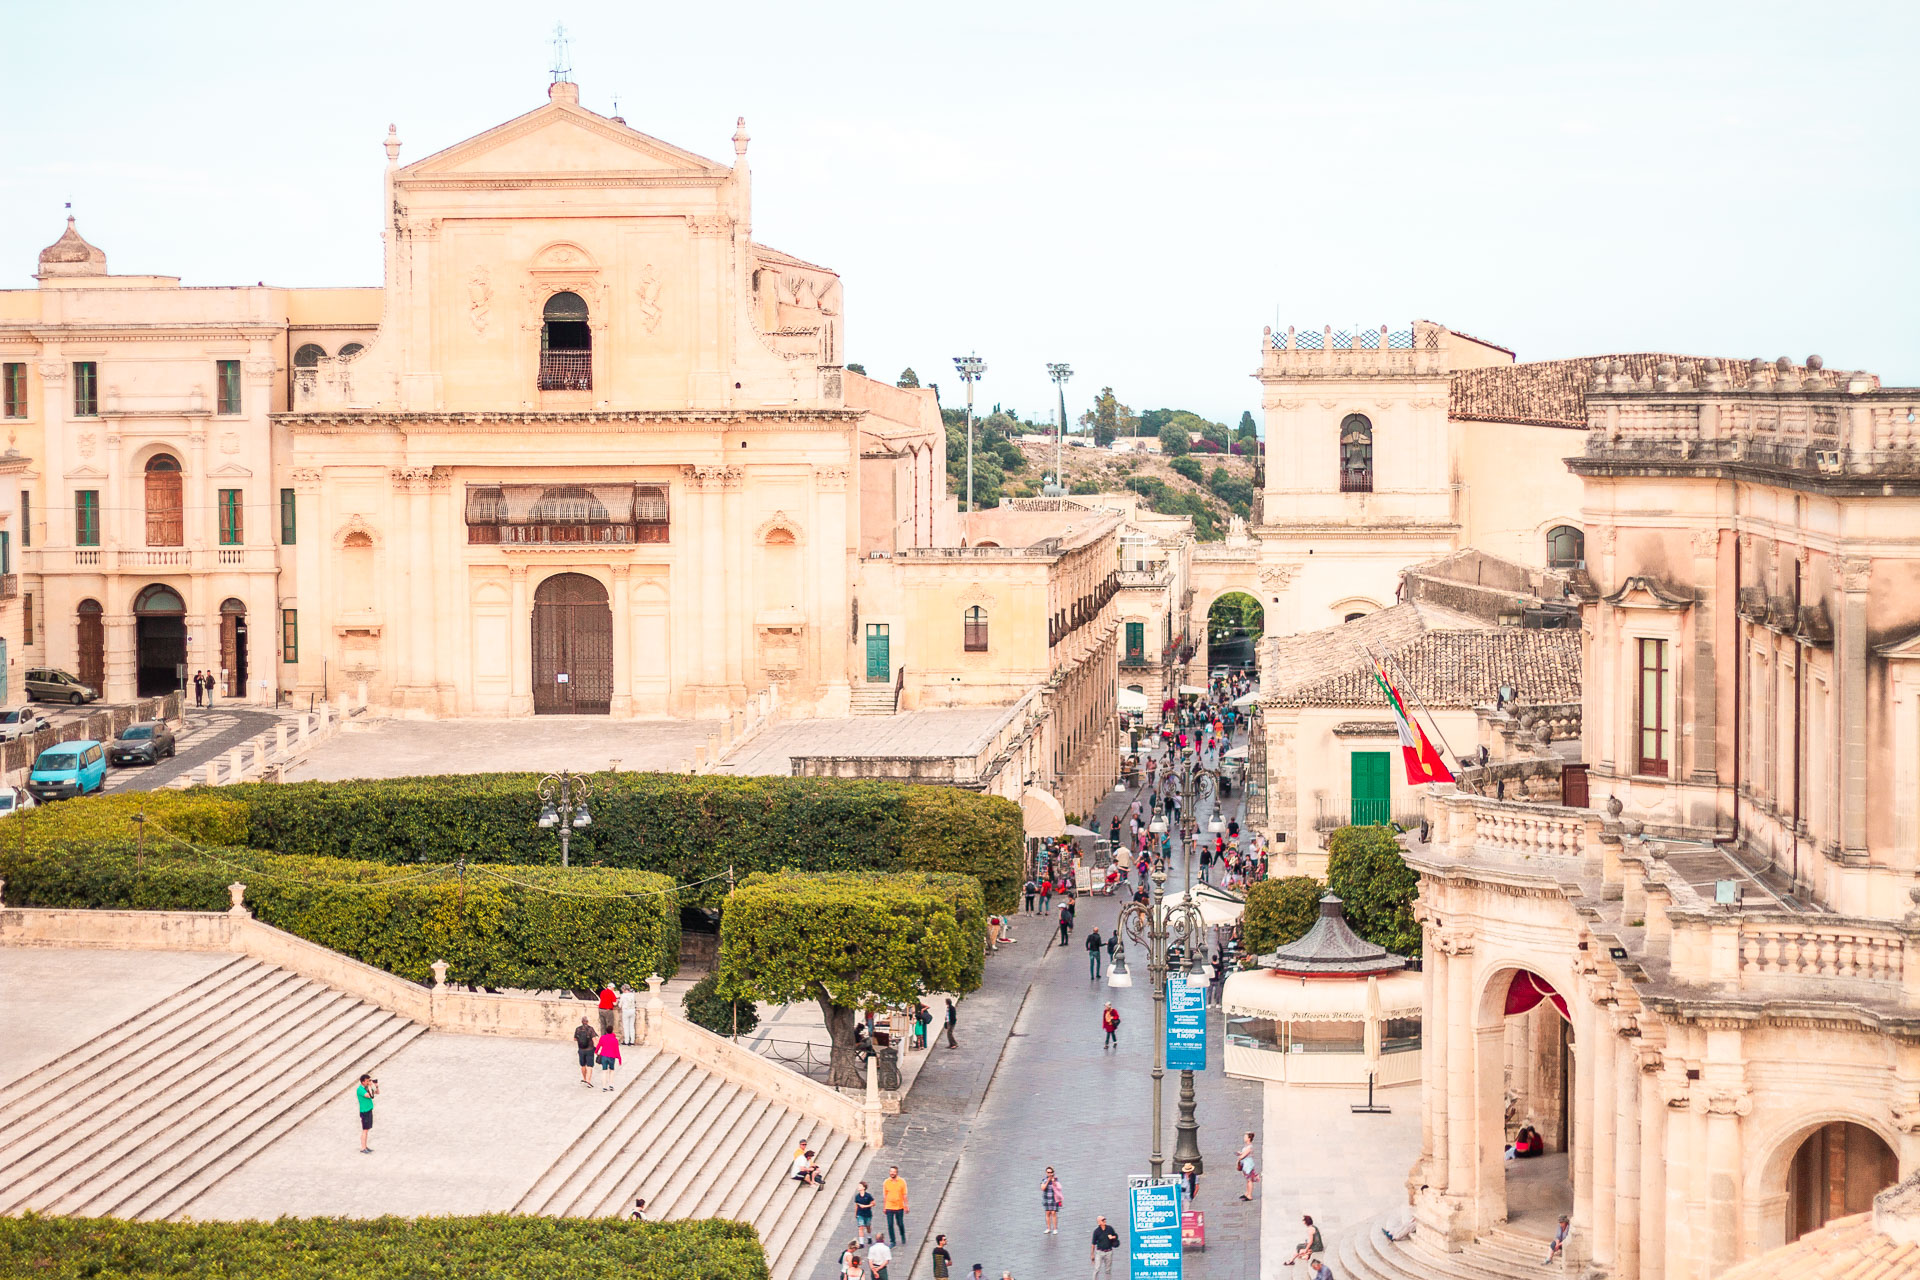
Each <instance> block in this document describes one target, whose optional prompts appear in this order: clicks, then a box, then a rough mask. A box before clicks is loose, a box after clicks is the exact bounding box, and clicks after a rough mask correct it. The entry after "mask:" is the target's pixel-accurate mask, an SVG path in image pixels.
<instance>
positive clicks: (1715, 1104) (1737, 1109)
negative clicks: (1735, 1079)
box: [1707, 1089, 1753, 1116]
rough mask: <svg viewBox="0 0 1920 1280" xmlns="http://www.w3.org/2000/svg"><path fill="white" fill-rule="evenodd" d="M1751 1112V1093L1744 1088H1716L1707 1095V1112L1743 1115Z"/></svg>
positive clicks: (1710, 1113)
mask: <svg viewBox="0 0 1920 1280" xmlns="http://www.w3.org/2000/svg"><path fill="white" fill-rule="evenodd" d="M1752 1113H1753V1094H1751V1093H1749V1092H1748V1091H1747V1090H1745V1089H1716V1090H1714V1091H1713V1092H1712V1093H1710V1094H1708V1095H1707V1114H1708V1115H1711V1116H1744V1115H1751V1114H1752Z"/></svg>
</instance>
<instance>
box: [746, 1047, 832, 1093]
mask: <svg viewBox="0 0 1920 1280" xmlns="http://www.w3.org/2000/svg"><path fill="white" fill-rule="evenodd" d="M747 1047H748V1048H750V1049H752V1050H753V1051H754V1052H755V1053H757V1054H759V1055H760V1056H761V1057H763V1058H765V1059H766V1060H767V1061H768V1062H777V1063H779V1064H780V1065H781V1066H783V1067H785V1068H786V1069H787V1070H789V1071H796V1072H798V1073H799V1074H801V1075H803V1076H805V1077H806V1078H807V1079H809V1080H818V1081H819V1082H820V1083H821V1084H826V1083H827V1082H828V1080H829V1079H830V1078H831V1076H832V1074H833V1048H832V1046H830V1045H817V1044H815V1043H813V1041H811V1040H754V1041H751V1042H749V1043H748V1045H747Z"/></svg>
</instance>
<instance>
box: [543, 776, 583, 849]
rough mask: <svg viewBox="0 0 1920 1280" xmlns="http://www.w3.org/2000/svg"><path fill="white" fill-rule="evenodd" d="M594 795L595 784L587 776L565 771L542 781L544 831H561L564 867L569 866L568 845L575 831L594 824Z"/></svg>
mask: <svg viewBox="0 0 1920 1280" xmlns="http://www.w3.org/2000/svg"><path fill="white" fill-rule="evenodd" d="M592 792H593V781H592V779H590V778H588V777H587V775H586V774H584V773H569V772H568V771H567V770H565V769H562V770H561V771H560V772H558V773H550V774H548V775H547V776H546V777H544V778H542V779H540V801H541V807H540V826H541V828H542V829H543V830H545V829H551V828H553V827H559V828H560V865H561V866H563V867H564V866H566V865H567V842H568V841H569V840H570V839H572V837H573V833H574V830H575V829H576V828H581V827H589V826H592V825H593V815H592V814H591V813H588V812H587V796H588V795H590V794H592Z"/></svg>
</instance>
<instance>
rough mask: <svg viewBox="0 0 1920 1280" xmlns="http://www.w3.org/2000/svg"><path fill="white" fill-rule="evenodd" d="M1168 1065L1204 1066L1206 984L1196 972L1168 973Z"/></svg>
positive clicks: (1189, 1068)
mask: <svg viewBox="0 0 1920 1280" xmlns="http://www.w3.org/2000/svg"><path fill="white" fill-rule="evenodd" d="M1167 1069H1168V1070H1169V1071H1205V1070H1206V1069H1207V984H1206V981H1205V980H1204V979H1202V978H1201V977H1199V976H1198V975H1197V974H1186V973H1170V974H1168V975H1167Z"/></svg>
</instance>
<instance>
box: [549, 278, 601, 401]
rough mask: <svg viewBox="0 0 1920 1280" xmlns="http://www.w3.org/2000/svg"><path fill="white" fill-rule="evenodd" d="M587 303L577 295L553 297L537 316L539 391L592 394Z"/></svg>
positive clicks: (590, 347) (591, 338)
mask: <svg viewBox="0 0 1920 1280" xmlns="http://www.w3.org/2000/svg"><path fill="white" fill-rule="evenodd" d="M587 321H588V317H587V302H586V299H584V298H582V297H581V296H580V295H579V294H577V293H556V294H554V295H553V296H552V297H551V298H548V299H547V305H546V308H545V309H544V310H543V311H542V312H541V313H540V389H541V390H542V391H591V390H593V328H592V326H591V325H589V324H588V322H587Z"/></svg>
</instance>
